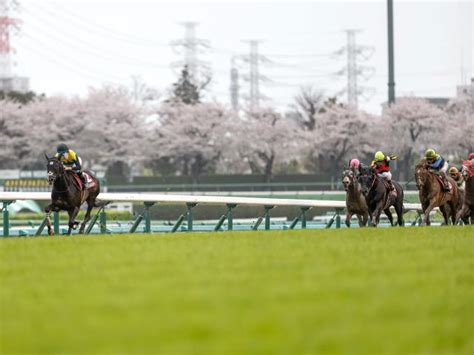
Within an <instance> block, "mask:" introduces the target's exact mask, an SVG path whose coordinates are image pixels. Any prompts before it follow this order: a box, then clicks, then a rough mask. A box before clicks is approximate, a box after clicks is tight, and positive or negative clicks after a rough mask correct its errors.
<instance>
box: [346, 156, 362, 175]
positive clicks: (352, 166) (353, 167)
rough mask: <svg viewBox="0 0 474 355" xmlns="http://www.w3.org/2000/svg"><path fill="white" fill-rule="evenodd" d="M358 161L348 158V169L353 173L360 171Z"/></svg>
mask: <svg viewBox="0 0 474 355" xmlns="http://www.w3.org/2000/svg"><path fill="white" fill-rule="evenodd" d="M360 165H361V164H360V161H359V159H351V160H349V169H350V170H352V171H353V172H354V173H356V174H357V173H359V172H360Z"/></svg>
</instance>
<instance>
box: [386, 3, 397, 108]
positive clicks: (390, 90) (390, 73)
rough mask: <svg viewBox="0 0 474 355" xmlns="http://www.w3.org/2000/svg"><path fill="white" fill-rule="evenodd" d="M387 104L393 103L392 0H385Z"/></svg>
mask: <svg viewBox="0 0 474 355" xmlns="http://www.w3.org/2000/svg"><path fill="white" fill-rule="evenodd" d="M387 30H388V31H387V32H388V105H389V106H390V105H391V104H393V103H395V58H394V48H393V47H394V43H393V0H387Z"/></svg>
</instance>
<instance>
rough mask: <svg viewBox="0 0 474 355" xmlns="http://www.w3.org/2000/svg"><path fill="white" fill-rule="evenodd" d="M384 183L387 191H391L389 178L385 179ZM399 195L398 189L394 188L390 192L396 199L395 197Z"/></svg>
mask: <svg viewBox="0 0 474 355" xmlns="http://www.w3.org/2000/svg"><path fill="white" fill-rule="evenodd" d="M383 184H384V186H385V189H386V190H387V191H390V185H389V184H388V182H387V180H385V179H383ZM392 184H393V183H392ZM397 195H398V193H397V189H393V190H392V191H390V194H389V196H390V197H392V198H394V199H395V198H396V197H397Z"/></svg>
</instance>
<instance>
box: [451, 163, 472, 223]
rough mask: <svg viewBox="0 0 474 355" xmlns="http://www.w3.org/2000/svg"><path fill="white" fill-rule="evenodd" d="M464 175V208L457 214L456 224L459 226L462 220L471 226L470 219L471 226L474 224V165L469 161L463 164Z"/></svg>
mask: <svg viewBox="0 0 474 355" xmlns="http://www.w3.org/2000/svg"><path fill="white" fill-rule="evenodd" d="M462 174H463V176H464V181H465V187H464V196H463V199H462V207H461V209H460V210H459V211H458V213H457V214H456V221H455V224H458V222H459V220H460V219H462V220H463V221H464V223H466V224H469V217H470V218H471V224H474V165H473V164H472V163H471V162H470V161H469V160H466V161H464V162H463V168H462Z"/></svg>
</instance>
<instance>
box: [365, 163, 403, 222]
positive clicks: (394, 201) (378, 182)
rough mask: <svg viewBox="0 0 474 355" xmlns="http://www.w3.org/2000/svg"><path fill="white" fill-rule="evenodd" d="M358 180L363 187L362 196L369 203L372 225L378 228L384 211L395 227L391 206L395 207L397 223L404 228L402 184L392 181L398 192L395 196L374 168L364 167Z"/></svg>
mask: <svg viewBox="0 0 474 355" xmlns="http://www.w3.org/2000/svg"><path fill="white" fill-rule="evenodd" d="M358 180H359V183H360V185H361V187H362V194H363V195H364V197H365V200H366V201H367V206H368V208H369V215H370V220H371V225H372V226H373V227H376V226H377V225H378V224H379V222H380V215H381V213H382V211H384V212H385V214H386V215H387V217H388V220H389V221H390V224H391V225H392V226H393V225H394V224H393V217H392V212H391V211H390V206H393V207H394V208H395V212H396V213H397V223H398V225H399V226H402V225H403V189H402V187H401V186H400V184H399V183H397V182H395V181H392V183H393V185H394V186H395V190H396V192H397V195H396V196H394V194H392V193H391V192H390V190H389V189H388V187H387V186H386V185H385V183H384V181H383V178H381V177H379V176H378V175H377V172H376V171H375V169H373V168H372V167H362V168H361V173H360V175H359V177H358Z"/></svg>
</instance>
